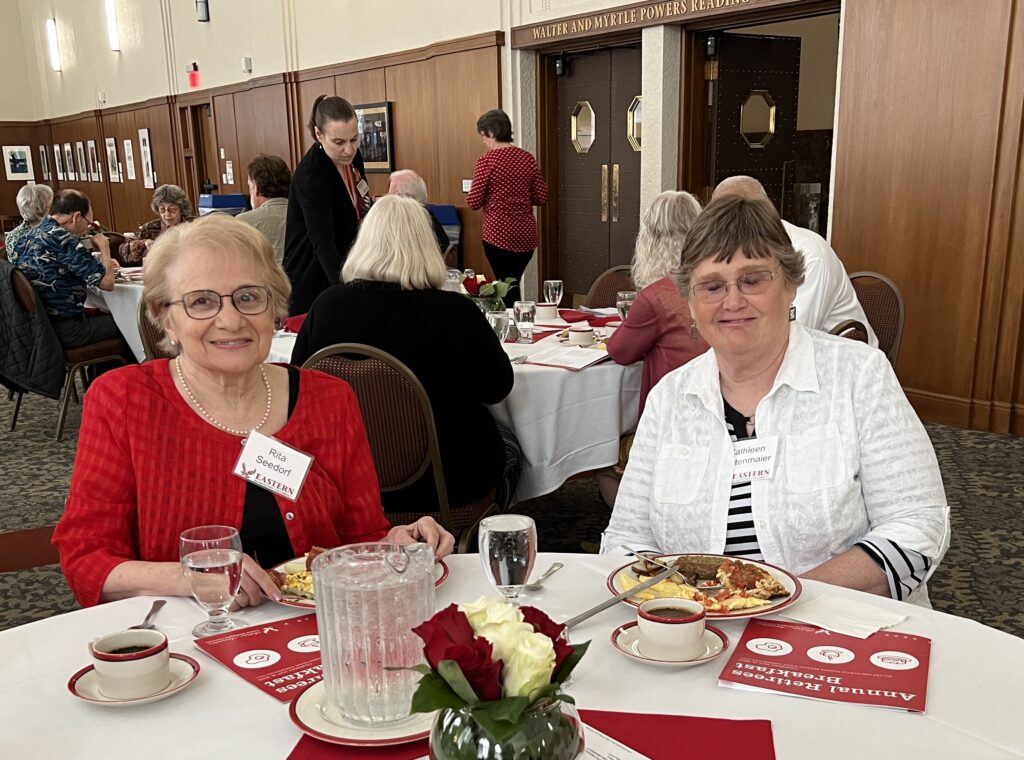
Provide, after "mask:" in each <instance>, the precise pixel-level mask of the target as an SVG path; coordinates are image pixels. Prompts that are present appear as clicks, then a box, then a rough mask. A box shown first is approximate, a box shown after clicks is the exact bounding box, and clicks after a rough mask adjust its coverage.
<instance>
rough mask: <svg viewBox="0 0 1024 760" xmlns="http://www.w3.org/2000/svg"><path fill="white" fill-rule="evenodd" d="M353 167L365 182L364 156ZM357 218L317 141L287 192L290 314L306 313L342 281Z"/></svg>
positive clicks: (286, 262) (338, 176)
mask: <svg viewBox="0 0 1024 760" xmlns="http://www.w3.org/2000/svg"><path fill="white" fill-rule="evenodd" d="M352 166H353V168H354V169H355V170H356V172H355V173H356V182H359V180H360V178H362V177H365V172H364V171H363V157H362V155H361V154H359V153H356V156H355V159H354V160H353V161H352ZM358 231H359V219H358V217H357V216H356V210H355V207H353V205H352V200H351V197H350V196H349V194H348V188H347V187H346V186H345V181H344V180H343V179H342V178H341V173H340V172H339V171H338V168H337V167H336V166H335V165H334V162H333V161H331V159H330V157H329V156H328V155H327V154H326V153H325V152H324V149H323V146H322V145H321V144H320V143H319V142H317V143H315V144H314V145H313V147H312V148H310V149H309V150H308V151H307V152H306V155H305V156H303V158H302V160H301V161H300V162H299V165H298V166H297V167H295V173H294V174H293V175H292V184H291V190H290V191H289V192H288V221H287V226H286V227H285V239H284V262H283V263H284V270H285V271H286V272H287V273H288V279H290V280H291V281H292V306H291V309H290V311H289V313H291V314H305V313H306V312H307V311H309V307H310V306H311V305H312V303H313V301H315V300H316V297H317V296H318V295H320V293H322V292H323V291H324V290H325V289H326V288H328V287H329V286H331V285H335V284H337V283H338V282H339V277H340V275H341V265H342V264H343V263H345V257H346V256H347V255H348V249H349V248H350V247H351V245H352V241H354V240H355V239H356V233H357V232H358Z"/></svg>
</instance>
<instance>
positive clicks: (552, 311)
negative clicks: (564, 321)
mask: <svg viewBox="0 0 1024 760" xmlns="http://www.w3.org/2000/svg"><path fill="white" fill-rule="evenodd" d="M542 319H558V304H557V303H539V304H537V321H540V320H542Z"/></svg>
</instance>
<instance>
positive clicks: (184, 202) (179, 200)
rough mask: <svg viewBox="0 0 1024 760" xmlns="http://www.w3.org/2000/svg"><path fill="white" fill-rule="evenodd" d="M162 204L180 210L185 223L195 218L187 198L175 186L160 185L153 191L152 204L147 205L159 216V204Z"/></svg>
mask: <svg viewBox="0 0 1024 760" xmlns="http://www.w3.org/2000/svg"><path fill="white" fill-rule="evenodd" d="M162 203H169V204H171V205H172V206H177V207H178V208H180V209H181V218H182V220H183V221H187V220H188V219H191V218H192V217H193V216H195V214H194V213H193V212H192V204H191V203H190V202H189V199H188V196H187V195H185V191H184V190H182V189H181V188H180V187H178V186H177V185H160V187H158V188H157V189H156V190H154V191H153V202H152V203H150V204H149V206H150V208H152V209H153V211H155V212H156V213H158V214H159V213H160V204H162Z"/></svg>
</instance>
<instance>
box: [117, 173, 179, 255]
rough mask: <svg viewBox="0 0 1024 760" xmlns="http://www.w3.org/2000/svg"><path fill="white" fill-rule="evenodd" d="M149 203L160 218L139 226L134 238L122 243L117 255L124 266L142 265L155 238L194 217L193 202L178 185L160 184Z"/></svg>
mask: <svg viewBox="0 0 1024 760" xmlns="http://www.w3.org/2000/svg"><path fill="white" fill-rule="evenodd" d="M149 205H150V208H152V209H153V211H155V212H156V213H158V214H159V215H160V218H159V219H154V220H152V221H150V222H146V223H145V224H144V225H142V226H141V227H139V231H138V232H137V233H136V238H135V239H134V240H126V241H125V242H123V243H121V247H120V249H119V250H118V254H117V255H118V259H120V261H121V263H122V264H123V265H124V266H140V265H141V264H142V260H143V259H144V258H145V257H146V252H147V251H148V250H149V247H150V246H151V245H153V241H154V240H156V239H157V238H158V237H160V236H161V235H162V234H163V233H164V232H166V231H167V230H169V229H171V228H172V227H175V226H177V225H179V224H181V223H182V222H188V221H191V220H192V218H193V213H192V204H191V203H190V202H189V200H188V196H187V195H185V191H184V190H182V189H181V188H180V187H178V186H177V185H160V187H158V188H157V189H156V190H154V191H153V201H152V202H151V203H150V204H149Z"/></svg>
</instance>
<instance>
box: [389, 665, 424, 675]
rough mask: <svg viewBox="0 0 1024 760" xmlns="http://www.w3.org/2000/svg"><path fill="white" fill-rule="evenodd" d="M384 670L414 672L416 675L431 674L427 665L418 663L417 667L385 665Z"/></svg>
mask: <svg viewBox="0 0 1024 760" xmlns="http://www.w3.org/2000/svg"><path fill="white" fill-rule="evenodd" d="M384 670H415V671H416V672H417V673H420V674H422V675H426V674H427V673H432V672H433V671H432V670H431V669H430V666H429V665H424V664H423V663H420V664H419V665H410V666H408V667H406V666H404V665H385V666H384Z"/></svg>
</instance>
